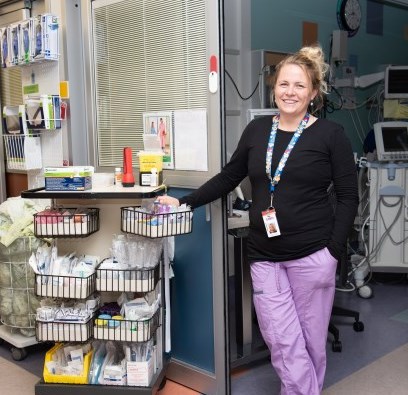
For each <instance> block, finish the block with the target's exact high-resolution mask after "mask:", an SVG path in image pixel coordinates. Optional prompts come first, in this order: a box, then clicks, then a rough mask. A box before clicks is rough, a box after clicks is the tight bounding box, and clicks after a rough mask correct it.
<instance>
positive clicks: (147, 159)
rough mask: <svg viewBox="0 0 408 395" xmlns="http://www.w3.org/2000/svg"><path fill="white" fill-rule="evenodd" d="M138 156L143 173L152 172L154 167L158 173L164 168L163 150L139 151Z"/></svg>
mask: <svg viewBox="0 0 408 395" xmlns="http://www.w3.org/2000/svg"><path fill="white" fill-rule="evenodd" d="M138 156H139V166H140V172H141V173H150V171H151V170H152V169H153V168H156V169H157V173H159V172H161V171H162V170H163V152H149V151H139V153H138Z"/></svg>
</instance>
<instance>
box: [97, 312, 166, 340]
mask: <svg viewBox="0 0 408 395" xmlns="http://www.w3.org/2000/svg"><path fill="white" fill-rule="evenodd" d="M160 311H161V309H160V308H159V309H157V311H156V312H155V313H154V314H153V316H152V317H151V318H149V319H146V320H126V319H121V320H119V319H113V318H110V319H100V318H97V319H96V320H95V326H94V338H95V339H104V340H116V341H125V342H135V343H140V342H146V341H148V340H149V339H150V338H151V337H152V336H153V335H154V333H155V332H156V329H157V328H158V327H159V324H160Z"/></svg>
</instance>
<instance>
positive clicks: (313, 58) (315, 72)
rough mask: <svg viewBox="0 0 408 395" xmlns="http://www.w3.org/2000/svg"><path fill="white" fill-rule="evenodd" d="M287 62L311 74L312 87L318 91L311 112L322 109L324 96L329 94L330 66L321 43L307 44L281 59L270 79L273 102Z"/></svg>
mask: <svg viewBox="0 0 408 395" xmlns="http://www.w3.org/2000/svg"><path fill="white" fill-rule="evenodd" d="M287 64H295V65H298V66H300V67H301V68H302V69H303V70H305V71H306V73H307V74H308V75H309V77H310V80H311V82H312V89H313V90H314V89H315V90H316V91H317V95H316V97H315V98H314V99H313V103H314V105H313V109H311V112H314V111H317V110H320V109H321V108H322V107H323V104H324V96H325V95H326V94H327V82H326V79H325V78H326V74H327V72H328V71H329V68H330V66H329V65H328V64H327V63H326V62H325V60H324V53H323V50H322V48H321V46H320V45H318V44H317V45H313V46H305V47H303V48H301V49H300V50H299V51H297V52H295V53H294V54H291V55H288V56H287V57H286V58H285V59H283V60H281V61H280V62H279V63H278V64H277V66H276V68H275V73H274V75H273V77H272V78H271V80H270V84H271V103H273V90H274V87H275V84H276V80H277V78H278V76H279V73H280V71H281V69H282V67H283V66H285V65H287Z"/></svg>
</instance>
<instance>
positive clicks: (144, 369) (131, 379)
mask: <svg viewBox="0 0 408 395" xmlns="http://www.w3.org/2000/svg"><path fill="white" fill-rule="evenodd" d="M154 365H155V364H154V357H153V356H152V357H151V358H150V359H149V360H148V361H146V362H133V361H127V364H126V371H127V384H128V385H131V386H138V387H148V386H149V385H150V382H151V381H152V378H153V374H154Z"/></svg>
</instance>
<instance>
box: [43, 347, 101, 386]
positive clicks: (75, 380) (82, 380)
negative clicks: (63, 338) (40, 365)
mask: <svg viewBox="0 0 408 395" xmlns="http://www.w3.org/2000/svg"><path fill="white" fill-rule="evenodd" d="M61 347H63V344H62V343H57V344H56V345H55V346H54V347H52V348H51V349H50V350H49V351H47V353H46V354H45V363H44V371H43V376H44V381H45V382H46V383H63V384H88V373H89V368H90V366H91V360H92V353H93V351H92V350H91V351H90V352H89V353H88V354H86V355H85V357H84V369H83V371H82V374H81V375H78V376H68V375H64V374H52V373H50V372H49V370H48V369H47V362H50V361H52V356H53V354H54V353H55V352H56V351H57V350H58V349H59V348H61Z"/></svg>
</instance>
